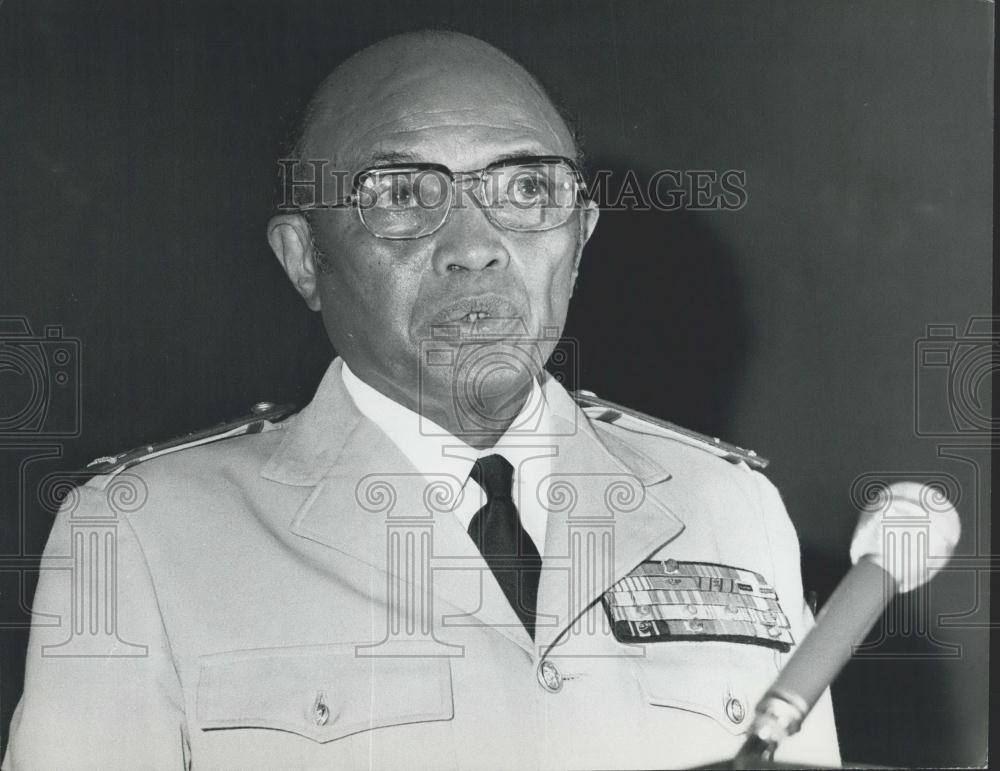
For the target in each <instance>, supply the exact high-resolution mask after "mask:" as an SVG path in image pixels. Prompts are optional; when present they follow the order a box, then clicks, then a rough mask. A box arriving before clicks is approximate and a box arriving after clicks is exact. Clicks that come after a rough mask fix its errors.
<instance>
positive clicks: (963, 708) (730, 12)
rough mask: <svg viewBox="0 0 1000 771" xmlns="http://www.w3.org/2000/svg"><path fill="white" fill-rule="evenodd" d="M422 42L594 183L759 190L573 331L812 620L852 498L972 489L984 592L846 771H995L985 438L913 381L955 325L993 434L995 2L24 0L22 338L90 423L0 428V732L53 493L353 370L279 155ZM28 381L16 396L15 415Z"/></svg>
mask: <svg viewBox="0 0 1000 771" xmlns="http://www.w3.org/2000/svg"><path fill="white" fill-rule="evenodd" d="M423 27H447V28H451V29H456V30H461V31H465V32H469V33H471V34H474V35H476V36H479V37H482V38H483V39H485V40H487V41H489V42H492V43H494V44H496V45H497V46H499V47H500V48H502V49H503V50H505V51H507V52H508V53H510V54H511V55H512V56H514V57H515V58H516V59H518V60H519V61H521V62H522V63H523V64H524V65H525V66H526V67H527V68H528V69H529V70H530V71H531V72H533V73H535V74H537V75H538V76H539V77H540V78H541V79H542V80H543V82H544V83H545V84H546V85H547V86H548V87H549V88H550V89H551V90H552V92H553V93H554V95H555V96H556V97H557V98H558V99H559V100H560V101H561V102H562V103H563V104H564V106H565V107H566V108H567V109H568V110H569V111H570V112H571V113H572V114H573V115H575V116H576V118H577V122H578V127H579V129H580V131H581V134H582V136H583V139H584V148H585V151H586V153H587V157H588V159H589V161H590V166H591V168H592V169H595V168H607V169H610V170H612V171H614V173H615V175H616V177H617V178H620V175H621V174H623V173H624V172H625V171H626V170H629V169H631V170H634V171H635V172H636V173H637V174H638V175H639V178H640V179H645V178H648V176H649V175H650V174H651V173H653V172H654V171H656V170H658V169H714V170H718V171H720V172H721V171H723V170H726V169H742V170H745V171H746V175H747V190H748V193H749V199H748V203H747V205H746V206H745V207H744V208H743V209H742V210H740V211H737V212H690V211H688V212H674V213H664V212H626V213H611V212H606V213H605V214H604V215H603V216H602V220H601V222H600V225H599V226H598V229H597V233H596V235H595V237H594V239H593V241H592V242H591V245H590V246H589V247H588V249H587V251H586V253H585V262H584V266H583V272H582V276H581V280H580V284H579V287H578V290H577V295H576V298H575V300H574V303H575V304H574V306H573V309H572V311H571V314H570V320H569V324H568V328H567V336H569V337H572V338H573V339H575V340H576V341H577V345H576V350H577V351H578V356H577V357H576V360H577V361H578V370H579V373H580V374H579V378H576V379H577V380H578V384H579V385H582V386H583V387H586V388H589V389H592V390H595V391H597V392H598V393H599V394H601V395H603V396H606V397H608V398H610V399H613V400H615V401H618V402H621V403H624V404H628V405H631V406H634V407H636V408H638V409H640V410H643V411H646V412H649V413H652V414H655V415H658V416H661V417H664V418H667V419H669V420H672V421H674V422H676V423H680V424H682V425H686V426H689V427H691V428H694V429H696V430H700V431H703V432H707V433H712V434H717V435H720V436H722V437H724V438H725V439H728V440H730V441H732V442H735V443H737V444H741V445H743V446H749V447H753V448H756V449H757V450H758V451H759V452H760V453H761V454H762V455H765V456H767V457H769V458H771V459H772V465H771V467H770V470H769V473H770V476H771V478H772V479H773V480H774V481H775V482H776V483H777V484H778V486H779V488H780V489H781V490H782V493H783V495H784V497H785V501H786V503H787V506H788V509H789V511H790V513H791V516H792V518H793V519H794V521H795V523H796V525H797V528H798V531H799V534H800V539H801V543H802V550H803V571H804V576H805V581H806V584H807V586H808V587H811V588H814V589H816V590H817V591H818V592H819V595H820V598H821V600H822V599H823V598H825V597H826V596H828V595H829V592H830V590H831V589H832V587H833V586H834V585H835V583H836V580H837V579H838V577H839V576H840V575H842V574H843V573H844V572H845V571H846V570H847V568H848V566H849V562H848V558H847V547H848V543H849V541H850V535H851V531H852V528H853V525H854V522H855V512H856V507H855V505H854V503H853V502H852V499H851V488H852V483H853V482H854V480H855V479H857V478H858V477H859V476H860V475H863V474H866V473H883V474H892V473H895V472H906V473H907V475H908V476H910V477H913V478H917V479H920V478H925V477H926V476H927V475H928V474H936V475H940V474H942V473H943V474H948V475H951V477H953V478H954V480H956V484H957V485H958V489H959V490H960V493H961V500H960V501H959V509H960V512H961V515H962V519H963V527H964V533H963V538H962V541H961V543H960V545H959V554H960V555H962V557H963V558H962V559H960V560H958V561H957V563H956V567H958V568H960V569H958V570H955V571H952V572H950V573H948V574H946V575H943V576H941V577H939V578H938V579H936V580H935V582H934V583H933V584H932V588H931V589H930V590H927V591H924V592H921V593H919V594H918V595H917V596H916V597H915V598H910V600H908V601H906V602H907V603H909V604H906V605H905V607H903V606H900V603H899V602H897V606H900V607H897V608H895V611H894V612H895V613H896V615H897V616H898V615H899V614H900V613H903V612H904V611H907V610H908V609H909V610H915V612H916V614H917V619H918V621H917V622H916V623H917V628H918V632H919V629H922V628H924V627H926V629H925V630H924V632H922V633H916V632H912V631H911V632H910V633H901V634H896V635H894V636H893V635H890V636H889V638H888V639H886V640H884V641H883V642H882V643H880V644H878V645H876V646H874V647H873V648H872V649H871V650H870V651H869V652H868V655H865V656H862V657H859V658H857V659H856V660H855V661H853V662H852V663H851V664H850V665H849V666H848V668H847V670H846V671H845V673H844V675H843V676H842V677H841V678H840V680H839V681H838V683H837V684H836V687H835V689H834V697H835V704H836V711H837V720H838V725H839V729H840V737H841V744H842V750H843V754H844V757H845V758H846V759H848V760H854V761H866V762H875V763H885V764H900V765H916V764H920V765H933V764H939V763H944V764H958V765H964V764H979V763H982V762H984V760H985V752H986V731H987V687H986V675H987V662H986V658H987V654H986V643H987V629H986V626H987V623H988V618H987V609H986V603H987V596H986V588H987V582H986V579H987V578H988V575H987V573H986V572H985V567H986V565H987V562H986V560H985V559H984V557H985V556H987V555H988V553H989V544H988V536H989V533H988V482H987V480H988V478H989V476H988V467H987V466H986V465H985V462H986V455H985V453H984V452H983V451H982V449H981V446H982V443H983V441H984V434H983V431H982V430H980V429H981V428H982V425H981V424H976V422H975V421H974V420H973V421H972V423H971V424H970V423H965V424H961V425H959V426H958V427H957V428H954V430H949V429H950V427H953V426H954V424H955V419H954V418H953V417H952V411H950V410H949V404H951V403H953V402H954V399H955V398H957V397H956V392H955V391H954V389H953V391H952V392H949V390H948V383H949V372H951V373H952V374H954V370H955V367H954V366H952V367H951V368H950V369H949V368H948V367H945V368H944V369H941V368H938V369H935V370H931V369H930V368H928V367H925V366H922V365H921V364H920V361H921V360H920V359H919V357H917V353H918V348H919V345H920V343H919V341H920V340H921V339H923V338H925V337H926V335H927V326H928V325H929V324H951V325H956V326H957V332H956V336H955V339H954V340H951V341H947V340H946V341H945V344H944V347H945V348H946V349H948V350H952V351H959V352H966V353H967V352H969V351H972V352H973V353H975V352H976V351H978V352H979V353H980V354H983V353H984V354H985V358H983V356H979V355H978V354H976V355H974V356H973V359H971V360H974V361H977V362H979V363H978V364H977V365H976V366H977V367H978V369H977V368H975V367H974V368H973V370H975V372H976V373H978V374H979V376H980V379H979V380H978V381H972V385H971V386H969V388H968V389H966V390H968V392H969V394H971V396H969V399H971V401H970V402H969V403H971V404H972V406H973V411H974V409H975V401H974V397H976V396H978V397H979V398H981V399H983V400H985V401H984V402H982V404H981V405H980V407H979V409H980V410H981V411H982V414H986V411H988V410H989V386H990V375H991V373H992V371H993V369H995V365H996V359H995V358H994V359H990V358H989V352H990V340H989V338H988V337H986V338H976V337H974V336H970V335H966V334H965V332H966V329H965V328H966V323H967V321H968V320H969V319H970V317H972V316H974V315H983V314H988V313H989V312H990V301H991V291H990V290H991V275H992V274H991V264H990V249H991V237H992V220H991V217H992V210H993V204H992V178H991V165H992V164H991V159H992V144H991V129H992V115H993V87H994V84H993V75H992V67H993V51H992V40H993V8H992V5H991V4H987V3H978V2H920V3H913V2H899V3H878V4H877V5H876V6H872V5H869V4H867V3H850V2H831V3H821V4H811V3H799V2H791V1H789V2H780V3H765V2H753V3H721V4H720V3H715V2H660V1H650V2H530V3H529V2H521V3H503V2H491V3H469V2H430V3H429V2H419V3H418V2H398V1H397V2H360V1H357V0H356V1H353V2H325V1H324V2H321V1H320V0H316V2H281V3H267V4H266V3H263V2H247V0H242V1H241V2H228V3H223V2H208V3H205V2H197V3H195V2H172V3H171V2H157V3H153V2H136V3H127V4H126V3H112V2H106V1H103V0H102V1H101V2H86V3H77V4H71V3H69V2H40V1H39V0H32V2H30V3H28V2H25V1H24V0H7V2H5V3H4V2H0V246H2V249H3V254H2V257H0V261H2V262H0V264H2V266H3V271H2V278H0V301H2V304H0V314H4V315H8V316H9V315H23V316H24V317H26V318H27V320H28V322H30V324H31V326H32V330H33V333H34V335H35V336H40V335H42V334H44V327H45V326H47V325H57V326H58V327H61V329H62V334H63V335H64V336H65V337H66V338H72V339H76V340H79V357H78V358H76V359H74V361H76V362H78V365H79V369H78V371H77V370H74V369H73V367H74V366H75V365H74V364H72V363H71V364H69V365H66V366H67V367H68V369H67V378H68V380H67V383H66V384H65V385H64V387H62V389H61V390H60V387H58V386H53V389H52V402H51V405H50V412H49V415H48V418H47V420H48V422H49V424H51V425H49V430H50V432H56V433H58V431H60V430H63V431H64V433H74V432H75V430H76V429H75V426H74V424H73V417H74V415H78V416H79V418H80V426H79V435H78V436H75V437H66V436H61V437H60V436H58V435H50V436H48V437H46V436H44V435H43V434H42V433H40V431H41V430H42V428H44V426H41V427H39V428H36V429H33V430H30V431H23V430H22V431H17V430H8V431H6V433H4V432H3V431H0V453H2V456H3V458H4V465H3V477H2V479H0V512H2V515H3V522H2V539H0V554H2V555H3V556H2V557H0V603H2V607H0V646H2V654H3V658H2V664H3V667H2V671H0V715H2V719H3V722H2V724H0V726H2V730H3V732H4V733H6V723H7V721H8V720H9V717H10V713H11V712H12V710H13V708H14V705H15V703H16V700H17V698H18V696H19V693H20V687H21V677H22V671H21V670H22V667H23V657H24V645H25V642H26V634H27V633H26V631H25V629H26V623H27V614H26V612H25V606H26V605H27V603H28V602H29V600H30V596H31V592H32V587H33V583H34V580H35V579H34V575H33V573H32V572H31V569H30V568H31V567H32V565H33V564H34V562H35V559H36V558H35V557H33V556H32V555H37V554H38V553H39V552H40V550H41V547H42V546H43V544H44V540H45V536H46V533H47V531H48V528H49V526H50V524H51V519H52V512H51V509H52V505H51V501H46V500H45V498H46V495H45V494H44V493H41V492H39V489H40V488H41V487H44V481H45V478H46V475H50V474H52V473H54V472H58V471H59V470H69V469H75V468H79V467H80V466H82V465H83V464H85V463H86V462H87V461H89V460H90V459H91V458H93V457H96V456H98V455H104V454H108V453H111V452H116V451H121V450H124V449H127V448H130V447H133V446H135V445H137V444H140V443H143V442H147V441H158V440H161V439H166V438H169V437H172V436H175V435H178V434H181V433H184V432H186V431H190V430H194V429H200V428H204V427H206V426H209V425H211V424H213V423H216V422H218V421H220V420H222V419H225V418H232V417H236V416H239V415H241V414H243V413H245V412H246V411H247V408H248V407H249V405H250V404H252V403H254V402H256V401H258V400H261V399H269V400H274V401H281V402H284V401H288V402H295V403H297V404H299V405H302V404H304V403H305V402H307V401H308V399H309V398H310V396H311V393H312V390H313V389H314V387H315V385H316V383H317V382H318V379H319V377H320V375H321V374H322V371H323V370H324V368H325V366H326V363H327V362H328V360H329V359H330V357H331V350H330V348H329V345H328V343H327V342H326V340H325V336H324V334H323V331H322V328H321V326H320V324H319V322H318V318H316V317H314V316H313V315H312V314H311V313H309V312H308V311H307V310H306V309H305V307H304V306H303V304H302V303H301V301H300V300H299V298H298V296H297V295H296V294H295V293H294V291H292V289H291V288H290V286H289V285H288V284H287V281H286V279H285V277H284V275H283V273H282V272H281V270H280V268H279V266H278V264H277V262H276V261H275V260H274V258H273V257H272V255H271V254H270V252H269V250H268V248H267V245H266V242H265V238H264V226H265V223H266V221H267V219H268V216H269V214H270V212H271V207H272V205H273V201H274V191H275V184H274V178H275V171H276V166H275V163H274V159H275V158H276V157H278V156H279V154H280V152H281V148H282V142H283V141H284V139H285V138H286V137H287V136H288V134H289V132H290V130H291V126H292V123H293V121H294V118H295V116H296V114H297V111H298V110H299V109H300V108H301V106H302V105H303V103H304V102H305V100H306V99H307V97H308V95H309V94H310V92H311V91H312V90H313V88H314V87H315V86H316V85H317V83H318V82H319V80H320V79H321V78H322V77H323V76H324V75H325V74H327V73H328V72H329V71H330V70H331V69H332V68H333V67H334V66H335V65H336V64H337V63H338V62H339V61H340V60H342V59H343V58H344V57H345V56H346V55H348V54H349V53H351V52H353V51H354V50H356V49H358V48H360V47H362V46H364V45H366V44H368V43H371V42H374V41H375V40H377V39H380V38H382V37H384V36H386V35H388V34H391V33H395V32H400V31H405V30H410V29H417V28H423ZM10 323H11V322H10V321H9V320H8V321H7V322H6V324H7V328H6V329H5V330H0V332H3V333H4V334H7V335H8V339H11V338H10V337H9V336H10V335H11V334H13V332H11V331H10V329H9V327H10ZM17 339H18V340H23V339H24V338H17ZM39 345H43V344H39ZM44 345H49V347H50V348H51V346H52V341H51V340H49V341H48V342H47V343H44ZM994 351H995V349H994ZM74 355H75V354H74ZM994 355H995V354H994ZM956 356H957V354H956ZM971 360H970V361H971ZM984 362H985V363H984ZM54 371H55V370H54V369H53V370H52V372H54ZM50 374H51V372H50ZM53 376H54V375H53ZM18 377H19V374H18V373H17V372H16V371H12V370H9V369H8V370H4V369H3V368H2V367H0V388H2V390H0V394H2V395H3V396H2V398H3V404H2V406H3V408H4V410H6V412H5V413H4V415H2V416H0V417H4V416H9V415H11V414H13V413H14V412H16V411H17V409H19V407H18V405H19V404H20V402H19V400H23V399H24V398H25V391H24V388H25V384H24V382H23V378H22V379H21V380H19V379H18ZM954 380H955V379H954V378H952V382H953V384H954ZM76 384H79V386H80V393H81V394H82V407H80V408H79V409H78V408H77V406H76V405H75V403H74V401H73V399H72V398H70V397H71V396H72V392H73V390H74V388H75V387H76ZM960 385H961V384H960ZM959 390H961V389H959ZM958 396H961V393H958ZM967 396H968V394H967ZM949 399H951V400H952V401H951V402H949ZM969 399H967V401H969ZM60 421H62V422H61V423H60ZM921 421H923V422H921ZM56 424H59V425H56ZM924 424H926V425H931V426H932V427H933V426H936V428H932V431H931V435H927V434H926V432H925V433H924V434H921V433H919V432H918V431H917V429H918V428H919V427H920V426H921V425H924ZM8 427H9V426H8ZM0 428H2V426H0ZM948 433H952V434H954V436H950V437H949V436H945V434H948ZM46 454H48V455H49V457H43V456H45V455H46ZM248 569H252V566H248ZM904 632H906V630H904ZM873 639H876V638H873ZM956 646H957V647H956ZM57 733H58V727H57V726H54V739H55V737H56V735H57ZM667 757H669V753H667V754H666V755H665V758H667Z"/></svg>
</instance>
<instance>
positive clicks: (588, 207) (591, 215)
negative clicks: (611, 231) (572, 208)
mask: <svg viewBox="0 0 1000 771" xmlns="http://www.w3.org/2000/svg"><path fill="white" fill-rule="evenodd" d="M600 215H601V212H600V209H599V208H598V206H597V203H596V202H594V201H589V200H588V201H587V202H586V203H585V204H584V206H583V210H582V211H581V212H580V243H579V245H578V246H577V248H576V255H575V256H574V257H573V285H574V286H575V285H576V277H577V274H578V273H579V272H580V260H581V259H582V258H583V247H584V246H586V245H587V242H588V241H589V240H590V237H591V236H592V235H593V234H594V228H596V227H597V220H598V218H599V217H600Z"/></svg>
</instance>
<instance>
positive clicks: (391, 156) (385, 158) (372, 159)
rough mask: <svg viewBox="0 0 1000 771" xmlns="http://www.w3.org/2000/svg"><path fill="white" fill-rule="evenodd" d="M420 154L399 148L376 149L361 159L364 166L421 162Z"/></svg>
mask: <svg viewBox="0 0 1000 771" xmlns="http://www.w3.org/2000/svg"><path fill="white" fill-rule="evenodd" d="M419 162H420V156H418V155H416V154H414V153H410V152H406V151H399V150H376V151H375V152H373V153H371V154H370V155H368V156H366V157H365V158H363V159H362V160H361V167H362V168H371V167H373V166H392V165H395V164H397V163H419Z"/></svg>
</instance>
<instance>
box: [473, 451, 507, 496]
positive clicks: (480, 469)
mask: <svg viewBox="0 0 1000 771" xmlns="http://www.w3.org/2000/svg"><path fill="white" fill-rule="evenodd" d="M469 478H470V479H472V480H473V481H474V482H475V483H476V484H477V485H479V486H480V487H481V488H483V491H484V492H485V493H486V497H487V498H488V499H489V500H493V499H494V498H510V493H511V488H512V486H513V483H514V467H513V466H511V465H510V461H508V460H507V459H506V458H505V457H504V456H503V455H487V456H486V457H485V458H480V459H479V460H477V461H476V463H475V465H474V466H473V467H472V471H471V472H470V473H469Z"/></svg>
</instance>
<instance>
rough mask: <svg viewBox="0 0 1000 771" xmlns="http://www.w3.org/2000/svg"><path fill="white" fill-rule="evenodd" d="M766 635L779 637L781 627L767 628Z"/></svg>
mask: <svg viewBox="0 0 1000 771" xmlns="http://www.w3.org/2000/svg"><path fill="white" fill-rule="evenodd" d="M767 633H768V634H769V635H771V637H781V627H780V626H769V627H768V628H767Z"/></svg>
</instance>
